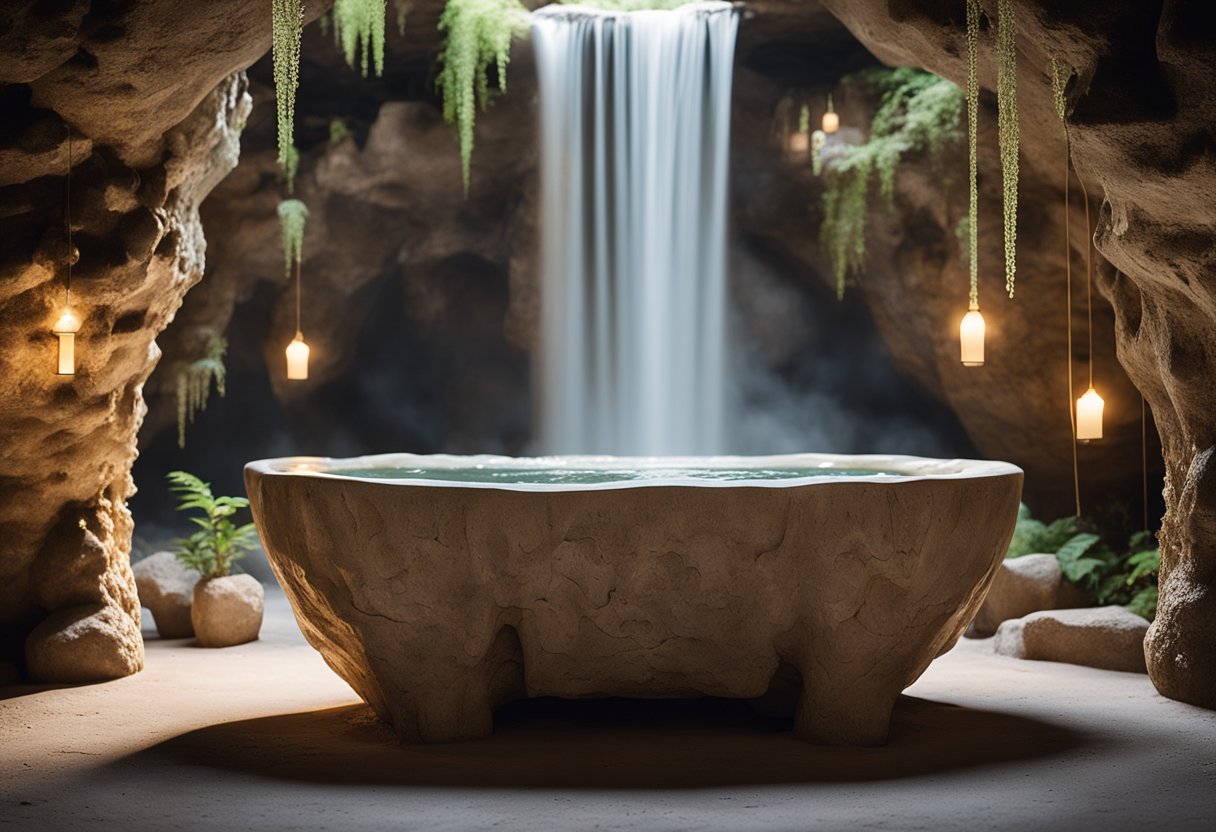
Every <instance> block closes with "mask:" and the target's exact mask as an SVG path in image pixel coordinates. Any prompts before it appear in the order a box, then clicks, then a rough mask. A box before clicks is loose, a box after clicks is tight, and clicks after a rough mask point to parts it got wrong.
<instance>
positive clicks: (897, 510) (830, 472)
mask: <svg viewBox="0 0 1216 832" xmlns="http://www.w3.org/2000/svg"><path fill="white" fill-rule="evenodd" d="M477 466H482V467H480V468H479V467H477ZM540 468H543V469H544V473H541V472H540V471H538V469H540ZM853 469H862V470H853ZM875 469H880V470H881V471H882V472H883V473H876V472H875ZM340 471H347V472H348V473H346V474H342V473H336V472H340ZM723 472H730V473H729V475H730V476H733V477H735V478H734V479H724V478H722V477H723V476H724V473H723ZM772 476H776V477H778V478H775V479H774V478H766V477H772ZM622 477H623V478H625V479H624V480H623V481H622V479H621V478H622ZM470 478H472V480H473V481H470ZM715 478H717V479H715ZM520 479H522V480H529V479H531V480H543V481H542V482H527V481H523V482H520V481H516V480H520ZM478 480H479V481H478ZM592 480H598V481H592ZM245 482H246V486H247V488H248V491H249V497H250V499H251V501H252V507H253V515H254V519H255V520H256V522H257V527H258V530H259V532H260V534H261V538H262V543H263V544H264V546H265V548H266V553H267V555H268V556H269V558H270V563H271V565H272V567H273V568H274V571H275V574H276V575H277V576H278V578H279V581H280V582H281V583H282V585H283V589H284V590H285V591H286V593H287V596H288V598H289V599H290V600H291V604H292V607H293V608H294V610H295V614H296V619H297V621H298V622H299V624H300V627H301V628H302V630H303V632H304V635H305V636H306V637H307V639H308V641H309V643H311V644H312V645H313V646H314V647H315V648H316V649H317V650H319V651H320V652H321V654H322V656H324V657H325V660H326V662H328V663H329V665H330V667H332V668H333V669H334V670H335V671H336V672H337V673H338V675H340V676H341V677H342V678H343V679H345V680H346V681H347V682H348V683H350V685H351V687H353V688H354V689H355V691H356V692H358V693H359V695H360V696H362V697H363V698H364V699H365V700H366V701H367V703H368V704H369V705H371V706H372V708H373V709H375V711H376V713H377V714H378V715H379V716H380V717H381V718H382V719H384V720H386V721H387V722H389V723H391V724H392V726H393V727H394V729H395V730H396V732H397V734H398V736H399V737H400V738H401V739H402V740H403V741H407V742H445V741H449V740H458V739H466V738H472V737H480V736H483V735H486V734H488V733H490V731H491V730H492V725H493V711H494V709H495V707H497V706H498V705H499V704H501V703H502V702H504V701H506V700H508V699H512V698H519V697H526V696H558V697H596V696H630V697H693V696H700V695H709V696H721V697H733V698H752V697H760V696H762V695H764V694H765V693H766V692H767V691H769V689H770V687H771V686H773V685H774V680H777V679H786V680H790V679H792V680H793V681H794V683H795V684H796V686H797V687H798V692H797V704H796V707H795V729H794V730H795V734H796V735H797V736H798V737H801V738H803V739H806V740H809V741H813V742H821V743H830V744H847V745H873V744H878V743H882V742H884V741H885V739H886V735H887V729H888V724H889V722H890V716H891V709H892V706H893V705H894V702H895V699H896V697H897V696H898V695H899V693H900V691H902V690H903V689H904V688H905V687H907V686H908V685H910V684H911V683H912V682H913V681H915V680H916V678H917V677H918V676H920V674H921V673H922V672H923V671H924V670H925V668H926V667H927V666H928V664H929V662H930V661H931V660H932V659H933V658H934V657H936V656H937V655H939V654H940V653H941V652H943V651H944V650H946V649H948V648H949V647H950V646H951V645H953V644H954V642H955V641H956V640H957V639H958V636H959V634H960V633H961V632H962V631H963V629H964V627H966V625H967V623H968V622H969V621H970V620H971V618H972V616H973V615H974V614H975V612H976V610H977V609H978V608H979V605H980V603H981V602H982V600H983V597H984V595H985V593H986V592H987V589H988V585H989V583H990V581H991V580H992V577H993V575H994V574H995V571H996V569H997V566H998V565H999V564H1000V562H1001V559H1002V558H1003V556H1004V553H1005V549H1006V547H1007V545H1008V543H1009V538H1010V536H1011V535H1012V533H1013V526H1014V522H1015V520H1016V517H1017V509H1018V501H1019V498H1020V495H1021V488H1022V472H1021V470H1020V469H1018V468H1017V467H1015V466H1013V465H1009V464H1007V463H1003V462H980V461H973V460H931V459H920V458H916V457H859V456H852V457H847V456H823V455H817V454H815V455H811V454H805V455H797V456H785V457H713V458H699V459H674V460H673V459H629V458H612V457H598V458H597V457H581V458H580V457H551V458H545V459H533V460H529V459H509V458H505V457H450V456H411V455H405V454H394V455H387V456H379V457H362V458H358V459H349V460H333V459H319V458H307V457H298V458H287V459H272V460H263V461H260V462H253V463H250V464H249V465H248V466H247V467H246V469H245Z"/></svg>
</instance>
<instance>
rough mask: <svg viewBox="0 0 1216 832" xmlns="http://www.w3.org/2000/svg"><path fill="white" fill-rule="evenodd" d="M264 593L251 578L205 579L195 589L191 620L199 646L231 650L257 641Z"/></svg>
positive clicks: (242, 576) (227, 576) (241, 576)
mask: <svg viewBox="0 0 1216 832" xmlns="http://www.w3.org/2000/svg"><path fill="white" fill-rule="evenodd" d="M265 606H266V594H265V590H263V589H262V585H261V584H260V583H258V579H257V578H255V577H253V576H252V575H225V576H223V577H220V578H204V579H203V580H201V581H199V582H198V583H197V584H195V586H194V603H193V605H192V606H191V608H190V620H191V622H192V623H193V625H194V635H195V637H196V638H197V640H198V643H199V646H200V647H232V646H234V645H237V644H247V643H248V642H251V641H256V640H257V637H258V632H259V631H260V630H261V629H262V614H263V612H264V610H265Z"/></svg>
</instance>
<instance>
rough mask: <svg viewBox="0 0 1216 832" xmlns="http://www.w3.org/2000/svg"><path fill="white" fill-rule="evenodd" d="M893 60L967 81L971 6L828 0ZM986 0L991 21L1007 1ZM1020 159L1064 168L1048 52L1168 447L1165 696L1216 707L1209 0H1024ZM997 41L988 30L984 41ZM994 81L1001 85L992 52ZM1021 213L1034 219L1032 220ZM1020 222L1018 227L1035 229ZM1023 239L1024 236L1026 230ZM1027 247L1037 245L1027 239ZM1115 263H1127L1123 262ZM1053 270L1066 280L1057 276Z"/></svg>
mask: <svg viewBox="0 0 1216 832" xmlns="http://www.w3.org/2000/svg"><path fill="white" fill-rule="evenodd" d="M823 5H824V6H825V7H826V8H828V9H829V10H830V11H832V13H833V14H835V15H836V16H837V17H838V18H839V19H840V20H841V21H842V22H844V23H845V24H846V25H847V26H848V27H849V29H850V30H851V31H852V32H853V33H854V34H855V35H856V36H857V38H858V39H859V40H861V41H862V42H863V43H865V44H866V45H867V46H868V47H870V49H871V50H873V51H874V53H875V54H876V55H878V56H879V57H880V58H882V59H884V60H886V61H889V62H892V63H902V64H912V65H917V66H923V67H926V68H928V69H930V70H932V71H933V72H936V73H938V74H940V75H943V76H945V77H947V78H951V79H952V80H954V81H956V82H958V83H962V82H964V81H965V78H966V50H965V44H964V38H963V23H962V15H963V10H962V4H959V3H944V2H926V3H908V2H899V3H895V2H889V1H888V0H847V2H846V0H823ZM983 5H984V7H985V9H986V11H987V12H989V13H990V14H991V16H992V18H993V19H995V14H996V8H995V7H996V3H995V2H985V3H984V4H983ZM1013 6H1014V8H1015V13H1016V15H1017V21H1018V24H1017V28H1018V43H1017V46H1018V61H1019V66H1018V98H1019V111H1020V114H1021V130H1022V164H1023V170H1024V171H1026V172H1028V173H1030V172H1035V171H1051V170H1058V169H1060V168H1061V166H1062V149H1061V142H1060V138H1059V132H1060V131H1059V127H1058V124H1057V123H1056V121H1055V115H1054V111H1053V108H1052V103H1051V79H1050V75H1049V69H1048V66H1049V59H1050V58H1051V57H1052V56H1054V57H1056V58H1057V60H1059V61H1062V62H1063V63H1064V64H1066V65H1068V66H1070V67H1072V68H1073V70H1074V71H1075V72H1076V75H1077V77H1076V78H1075V79H1074V82H1073V84H1072V85H1071V87H1070V89H1069V99H1070V102H1071V103H1072V104H1073V105H1074V107H1075V109H1074V111H1073V114H1072V117H1071V125H1072V128H1071V129H1072V136H1073V161H1074V164H1075V166H1076V168H1077V171H1078V174H1079V175H1080V176H1082V177H1084V178H1085V179H1086V180H1087V181H1091V182H1094V183H1095V184H1096V187H1093V188H1091V194H1094V195H1095V196H1098V195H1100V197H1101V199H1102V206H1101V210H1100V215H1099V217H1098V220H1097V230H1096V240H1097V245H1098V249H1099V251H1100V252H1101V254H1102V256H1103V257H1104V258H1105V259H1106V260H1107V261H1108V262H1109V264H1110V265H1111V266H1113V269H1111V268H1104V269H1103V270H1102V272H1101V278H1102V279H1101V290H1102V292H1103V294H1104V295H1105V296H1106V297H1107V298H1108V299H1109V300H1110V302H1111V304H1112V305H1113V308H1114V313H1115V318H1116V325H1115V337H1116V342H1117V346H1118V357H1119V361H1120V363H1121V364H1122V366H1123V367H1124V368H1125V369H1126V371H1127V373H1128V374H1129V375H1130V377H1131V378H1132V380H1133V381H1134V382H1135V384H1136V387H1137V388H1138V389H1139V390H1140V391H1141V392H1143V394H1144V396H1145V397H1146V398H1147V400H1148V403H1149V405H1150V406H1151V407H1152V411H1153V415H1154V417H1155V420H1156V423H1157V427H1158V431H1159V433H1160V436H1161V443H1162V448H1163V456H1164V460H1165V470H1166V476H1165V501H1166V507H1167V511H1166V515H1165V518H1164V520H1163V522H1162V528H1161V534H1160V542H1161V546H1162V571H1161V603H1160V605H1159V607H1158V613H1157V619H1156V621H1155V622H1154V623H1153V626H1152V628H1151V629H1150V631H1149V635H1148V638H1147V641H1146V652H1147V657H1148V665H1149V674H1150V676H1151V677H1152V680H1153V683H1154V684H1155V685H1156V686H1157V689H1158V690H1160V691H1161V692H1162V693H1164V694H1165V695H1167V696H1170V697H1172V698H1175V699H1181V700H1183V701H1186V702H1191V703H1194V704H1198V705H1204V706H1206V707H1216V383H1214V380H1216V247H1214V246H1213V243H1212V241H1213V239H1216V202H1214V201H1213V200H1212V197H1211V195H1212V193H1213V191H1214V189H1216V142H1214V140H1213V124H1214V123H1216V113H1214V112H1213V105H1212V102H1213V101H1214V100H1216V98H1214V97H1213V93H1216V73H1214V72H1213V69H1212V68H1213V66H1216V31H1214V30H1213V27H1212V26H1211V23H1210V18H1209V16H1208V13H1209V11H1210V9H1208V7H1207V4H1203V3H1198V2H1185V1H1183V2H1179V0H1166V2H1162V3H1137V4H1084V5H1082V4H1072V5H1069V6H1067V7H1063V8H1061V6H1060V4H1058V3H1047V2H1032V1H1031V0H1015V2H1014V3H1013ZM988 43H989V45H990V43H991V41H990V40H989V41H988ZM980 55H981V65H982V66H986V67H987V68H988V70H987V72H986V73H981V84H982V85H983V86H984V87H985V88H986V89H988V90H992V89H993V88H994V77H993V72H992V69H991V68H992V66H993V62H992V53H991V48H986V49H981V53H980ZM1024 221H1025V212H1024V214H1023V223H1024ZM1024 227H1025V226H1024V224H1023V225H1020V227H1019V234H1020V233H1021V231H1022V229H1023V228H1024ZM1019 242H1021V239H1019ZM1019 248H1020V251H1023V252H1024V251H1025V247H1024V246H1020V247H1019ZM1116 269H1117V272H1116V271H1115V270H1116ZM1058 279H1059V278H1058V276H1057V280H1058Z"/></svg>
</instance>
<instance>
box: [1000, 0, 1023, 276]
mask: <svg viewBox="0 0 1216 832" xmlns="http://www.w3.org/2000/svg"><path fill="white" fill-rule="evenodd" d="M996 9H997V27H996V104H997V132H998V135H999V139H1000V149H1001V182H1002V185H1003V187H1004V202H1003V208H1004V212H1005V291H1007V292H1008V293H1009V297H1013V283H1014V274H1015V272H1016V271H1017V244H1018V67H1017V28H1016V25H1015V23H1014V20H1013V4H1012V3H1011V2H1010V0H997V4H996Z"/></svg>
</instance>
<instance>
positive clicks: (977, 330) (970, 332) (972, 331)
mask: <svg viewBox="0 0 1216 832" xmlns="http://www.w3.org/2000/svg"><path fill="white" fill-rule="evenodd" d="M958 340H959V344H960V347H961V350H960V358H961V359H962V362H963V366H964V367H982V366H984V316H983V315H981V314H980V310H979V309H978V308H975V309H971V310H969V311H968V312H967V314H966V315H964V316H963V321H962V323H960V324H959V327H958Z"/></svg>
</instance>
